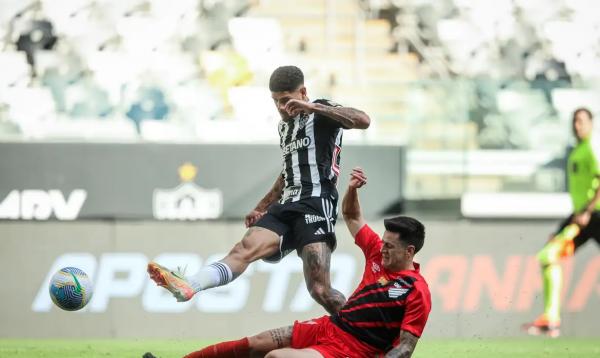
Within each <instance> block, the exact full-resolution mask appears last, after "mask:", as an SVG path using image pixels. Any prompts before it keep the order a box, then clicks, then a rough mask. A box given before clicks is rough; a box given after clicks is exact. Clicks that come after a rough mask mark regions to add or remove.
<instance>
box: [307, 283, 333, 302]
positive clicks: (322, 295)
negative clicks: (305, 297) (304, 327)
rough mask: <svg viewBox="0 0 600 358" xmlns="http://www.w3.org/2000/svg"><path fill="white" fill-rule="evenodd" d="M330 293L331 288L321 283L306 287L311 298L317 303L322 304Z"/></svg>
mask: <svg viewBox="0 0 600 358" xmlns="http://www.w3.org/2000/svg"><path fill="white" fill-rule="evenodd" d="M330 291H331V287H330V286H327V285H324V284H322V283H320V282H319V283H311V284H309V286H308V292H309V293H310V295H311V297H312V298H313V299H314V300H315V301H317V302H324V301H326V300H327V296H329V293H330Z"/></svg>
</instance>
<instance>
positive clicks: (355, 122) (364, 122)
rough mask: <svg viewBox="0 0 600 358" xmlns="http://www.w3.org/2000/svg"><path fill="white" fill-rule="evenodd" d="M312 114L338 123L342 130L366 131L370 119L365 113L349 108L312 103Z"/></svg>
mask: <svg viewBox="0 0 600 358" xmlns="http://www.w3.org/2000/svg"><path fill="white" fill-rule="evenodd" d="M314 112H315V113H317V114H320V115H323V116H325V117H329V118H331V119H333V120H334V121H336V122H339V123H340V124H341V125H342V126H344V128H347V129H351V128H357V129H367V128H369V125H370V124H371V118H369V115H368V114H366V113H365V112H363V111H361V110H359V109H355V108H350V107H333V106H327V105H324V104H320V103H314Z"/></svg>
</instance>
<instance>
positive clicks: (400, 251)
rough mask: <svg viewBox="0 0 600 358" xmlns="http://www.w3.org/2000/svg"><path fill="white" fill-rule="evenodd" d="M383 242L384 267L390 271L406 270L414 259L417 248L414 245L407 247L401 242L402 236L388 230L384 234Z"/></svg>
mask: <svg viewBox="0 0 600 358" xmlns="http://www.w3.org/2000/svg"><path fill="white" fill-rule="evenodd" d="M382 240H383V246H382V247H381V257H382V261H381V263H382V264H383V267H385V268H386V270H390V271H399V270H402V269H404V267H405V266H406V263H407V262H409V261H410V260H411V258H412V257H413V255H414V252H415V247H414V246H413V245H406V244H404V243H403V242H402V241H400V234H398V233H395V232H390V231H387V230H386V231H385V232H384V233H383V238H382Z"/></svg>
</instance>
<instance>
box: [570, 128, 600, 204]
mask: <svg viewBox="0 0 600 358" xmlns="http://www.w3.org/2000/svg"><path fill="white" fill-rule="evenodd" d="M567 171H568V180H569V194H571V200H573V210H574V212H580V211H582V210H584V209H585V207H586V206H587V204H588V203H589V202H590V200H592V198H593V197H594V194H595V193H596V188H598V185H599V184H600V183H599V180H598V177H599V176H600V170H599V168H598V162H597V160H596V154H595V153H594V150H593V148H592V143H591V141H590V138H586V139H584V140H583V141H581V142H579V143H578V144H577V146H576V147H575V148H573V151H572V152H571V154H569V159H568V161H567ZM595 210H600V202H599V203H598V204H596V208H595Z"/></svg>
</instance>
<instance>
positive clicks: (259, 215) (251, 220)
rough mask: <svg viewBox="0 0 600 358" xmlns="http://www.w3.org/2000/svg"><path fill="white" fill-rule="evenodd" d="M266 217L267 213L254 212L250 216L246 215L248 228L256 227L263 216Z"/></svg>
mask: <svg viewBox="0 0 600 358" xmlns="http://www.w3.org/2000/svg"><path fill="white" fill-rule="evenodd" d="M263 215H265V211H258V210H252V211H251V212H250V213H249V214H248V215H246V220H245V223H246V227H250V226H252V225H254V223H256V222H257V221H258V220H259V219H260V218H262V216H263Z"/></svg>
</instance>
